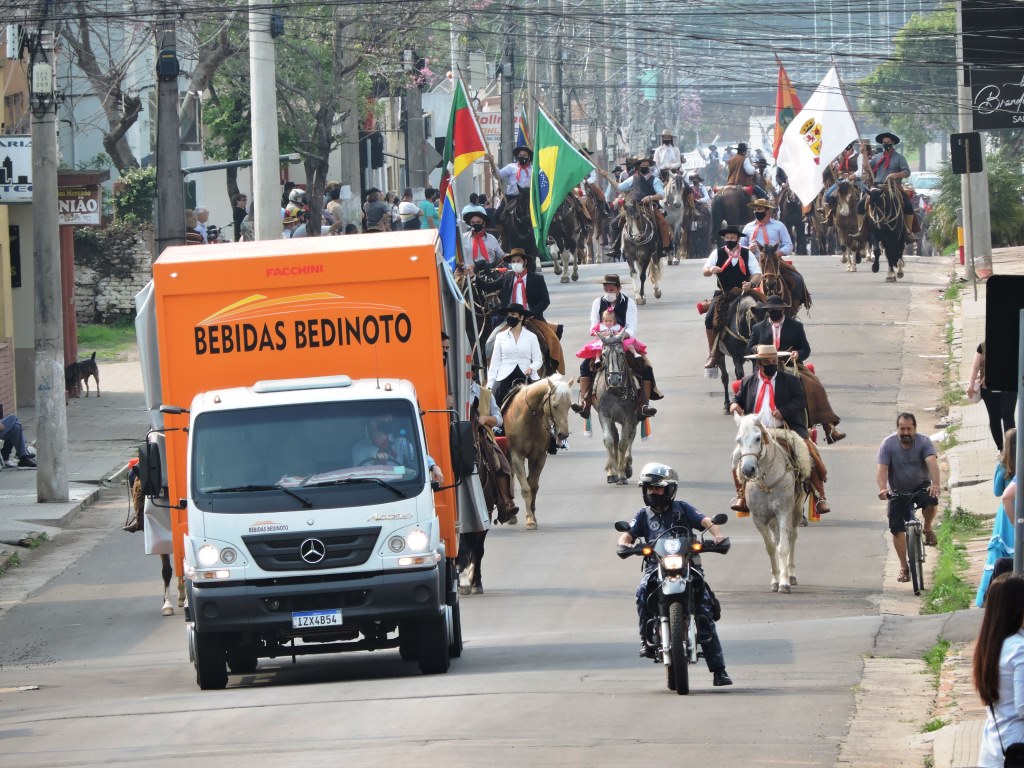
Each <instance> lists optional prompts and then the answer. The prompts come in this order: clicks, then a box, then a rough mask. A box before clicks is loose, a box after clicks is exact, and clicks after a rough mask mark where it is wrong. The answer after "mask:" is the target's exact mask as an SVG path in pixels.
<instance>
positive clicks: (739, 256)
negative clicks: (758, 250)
mask: <svg viewBox="0 0 1024 768" xmlns="http://www.w3.org/2000/svg"><path fill="white" fill-rule="evenodd" d="M725 254H726V256H728V257H729V259H728V260H729V261H732V260H733V259H736V260H737V262H736V263H737V264H738V265H739V268H740V272H742V273H743V274H744V275H746V274H747V260H746V259H744V258H743V246H741V245H737V246H736V247H735V248H734V249H733V250H731V251H730V250H729V249H728V248H726V249H725ZM734 254H735V255H734Z"/></svg>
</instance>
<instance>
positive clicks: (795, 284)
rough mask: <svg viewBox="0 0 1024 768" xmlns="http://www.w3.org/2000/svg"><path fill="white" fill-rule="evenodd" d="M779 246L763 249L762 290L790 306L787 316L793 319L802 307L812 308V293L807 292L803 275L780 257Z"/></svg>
mask: <svg viewBox="0 0 1024 768" xmlns="http://www.w3.org/2000/svg"><path fill="white" fill-rule="evenodd" d="M778 251H779V246H778V244H774V245H766V246H763V247H762V248H761V253H760V254H759V255H758V260H759V261H760V262H761V286H760V287H761V290H762V291H763V292H764V294H765V296H773V295H774V296H781V297H782V298H783V300H784V301H785V302H786V304H788V305H789V306H788V307H787V308H786V315H787V316H788V317H793V316H794V315H796V313H797V312H799V311H800V307H806V308H807V309H808V310H809V309H810V308H811V292H810V291H808V290H807V284H806V283H805V282H804V277H803V275H801V274H800V272H799V271H798V270H797V268H796V267H794V266H793V265H792V264H789V263H788V262H786V261H784V260H783V258H782V257H781V256H779V253H778Z"/></svg>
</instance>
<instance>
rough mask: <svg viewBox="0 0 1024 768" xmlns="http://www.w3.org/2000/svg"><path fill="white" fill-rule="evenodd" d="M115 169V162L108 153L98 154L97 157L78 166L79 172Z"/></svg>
mask: <svg viewBox="0 0 1024 768" xmlns="http://www.w3.org/2000/svg"><path fill="white" fill-rule="evenodd" d="M113 167H114V161H113V160H111V159H110V155H108V154H107V153H106V152H98V153H97V154H96V155H95V156H93V157H90V158H89V159H88V160H83V161H82V162H80V163H79V164H78V170H80V171H106V170H108V169H110V168H113Z"/></svg>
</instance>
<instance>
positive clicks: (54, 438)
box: [29, 0, 68, 502]
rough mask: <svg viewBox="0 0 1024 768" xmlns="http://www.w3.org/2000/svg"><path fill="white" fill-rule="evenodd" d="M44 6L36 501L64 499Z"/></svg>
mask: <svg viewBox="0 0 1024 768" xmlns="http://www.w3.org/2000/svg"><path fill="white" fill-rule="evenodd" d="M49 11H50V2H49V0H42V1H41V2H40V3H39V4H38V11H37V13H38V18H39V25H38V26H37V27H36V31H35V32H34V33H32V34H31V36H30V38H29V45H30V50H31V58H30V64H29V66H30V68H31V72H30V75H29V82H30V90H31V94H30V99H31V107H32V211H33V216H32V238H33V248H32V261H33V264H34V265H35V318H34V319H35V337H36V338H35V358H36V359H35V374H36V448H37V451H36V454H37V458H36V463H37V464H38V466H39V472H38V474H37V475H36V498H37V500H38V501H40V502H66V501H67V500H68V466H67V451H68V415H67V407H66V406H65V405H64V402H63V400H64V398H63V397H61V395H63V394H64V313H63V302H62V300H61V285H60V235H59V233H58V231H57V100H56V98H55V97H54V87H53V32H52V31H51V30H49V29H45V26H46V22H47V17H48V16H49Z"/></svg>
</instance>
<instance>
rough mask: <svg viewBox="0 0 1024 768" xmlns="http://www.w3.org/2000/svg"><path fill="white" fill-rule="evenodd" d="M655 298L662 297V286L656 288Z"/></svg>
mask: <svg viewBox="0 0 1024 768" xmlns="http://www.w3.org/2000/svg"><path fill="white" fill-rule="evenodd" d="M654 298H656V299H660V298H661V288H655V289H654Z"/></svg>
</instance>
